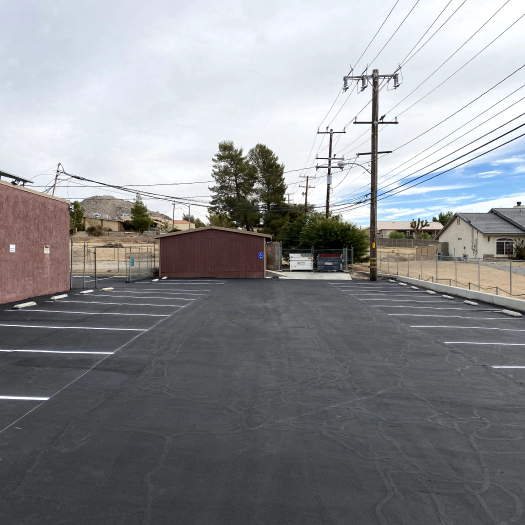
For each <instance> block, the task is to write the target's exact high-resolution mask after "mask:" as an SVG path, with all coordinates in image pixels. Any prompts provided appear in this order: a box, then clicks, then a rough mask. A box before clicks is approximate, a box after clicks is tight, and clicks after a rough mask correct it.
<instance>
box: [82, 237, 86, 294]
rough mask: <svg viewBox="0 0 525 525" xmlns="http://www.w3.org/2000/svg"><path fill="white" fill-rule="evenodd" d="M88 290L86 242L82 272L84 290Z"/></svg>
mask: <svg viewBox="0 0 525 525" xmlns="http://www.w3.org/2000/svg"><path fill="white" fill-rule="evenodd" d="M85 288H86V241H84V269H83V271H82V289H83V290H85Z"/></svg>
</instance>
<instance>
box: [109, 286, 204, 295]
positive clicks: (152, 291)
mask: <svg viewBox="0 0 525 525" xmlns="http://www.w3.org/2000/svg"><path fill="white" fill-rule="evenodd" d="M141 290H144V291H141ZM115 292H118V293H121V292H124V293H164V294H175V293H180V294H184V295H208V294H210V293H211V290H195V289H193V290H183V289H181V290H179V289H177V288H175V289H174V290H172V291H171V292H167V291H164V290H163V291H162V292H156V291H155V290H148V289H147V288H139V289H136V290H115ZM184 292H186V293H184ZM195 292H206V293H195Z"/></svg>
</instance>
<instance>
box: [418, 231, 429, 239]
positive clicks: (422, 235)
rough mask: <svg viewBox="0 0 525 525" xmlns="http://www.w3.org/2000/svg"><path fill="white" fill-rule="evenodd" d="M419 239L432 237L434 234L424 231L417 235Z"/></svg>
mask: <svg viewBox="0 0 525 525" xmlns="http://www.w3.org/2000/svg"><path fill="white" fill-rule="evenodd" d="M417 238H418V239H432V235H430V234H429V233H427V232H423V233H420V234H419V235H418V236H417Z"/></svg>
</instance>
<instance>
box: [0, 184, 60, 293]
mask: <svg viewBox="0 0 525 525" xmlns="http://www.w3.org/2000/svg"><path fill="white" fill-rule="evenodd" d="M0 220H1V230H0V303H8V302H11V301H19V300H22V299H27V298H29V297H35V296H38V295H46V294H52V293H57V292H63V291H65V290H69V207H68V203H67V202H65V201H63V200H61V199H55V198H51V197H49V196H45V195H43V194H41V193H38V192H34V191H27V190H25V189H23V188H20V187H17V186H13V185H12V184H8V183H4V182H0ZM11 245H14V246H15V251H14V252H11V251H10V246H11ZM45 246H46V247H49V248H48V250H49V253H44V247H45ZM46 251H47V249H46Z"/></svg>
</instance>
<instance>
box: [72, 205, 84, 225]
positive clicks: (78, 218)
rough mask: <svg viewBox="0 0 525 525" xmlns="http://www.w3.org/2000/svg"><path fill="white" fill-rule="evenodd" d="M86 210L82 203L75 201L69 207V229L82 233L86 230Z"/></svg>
mask: <svg viewBox="0 0 525 525" xmlns="http://www.w3.org/2000/svg"><path fill="white" fill-rule="evenodd" d="M84 213H85V210H84V208H82V206H81V205H80V202H78V201H73V202H72V203H71V204H70V205H69V228H70V229H71V230H73V231H74V230H75V229H76V230H77V231H82V230H83V229H84V221H83V220H82V219H83V218H84Z"/></svg>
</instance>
